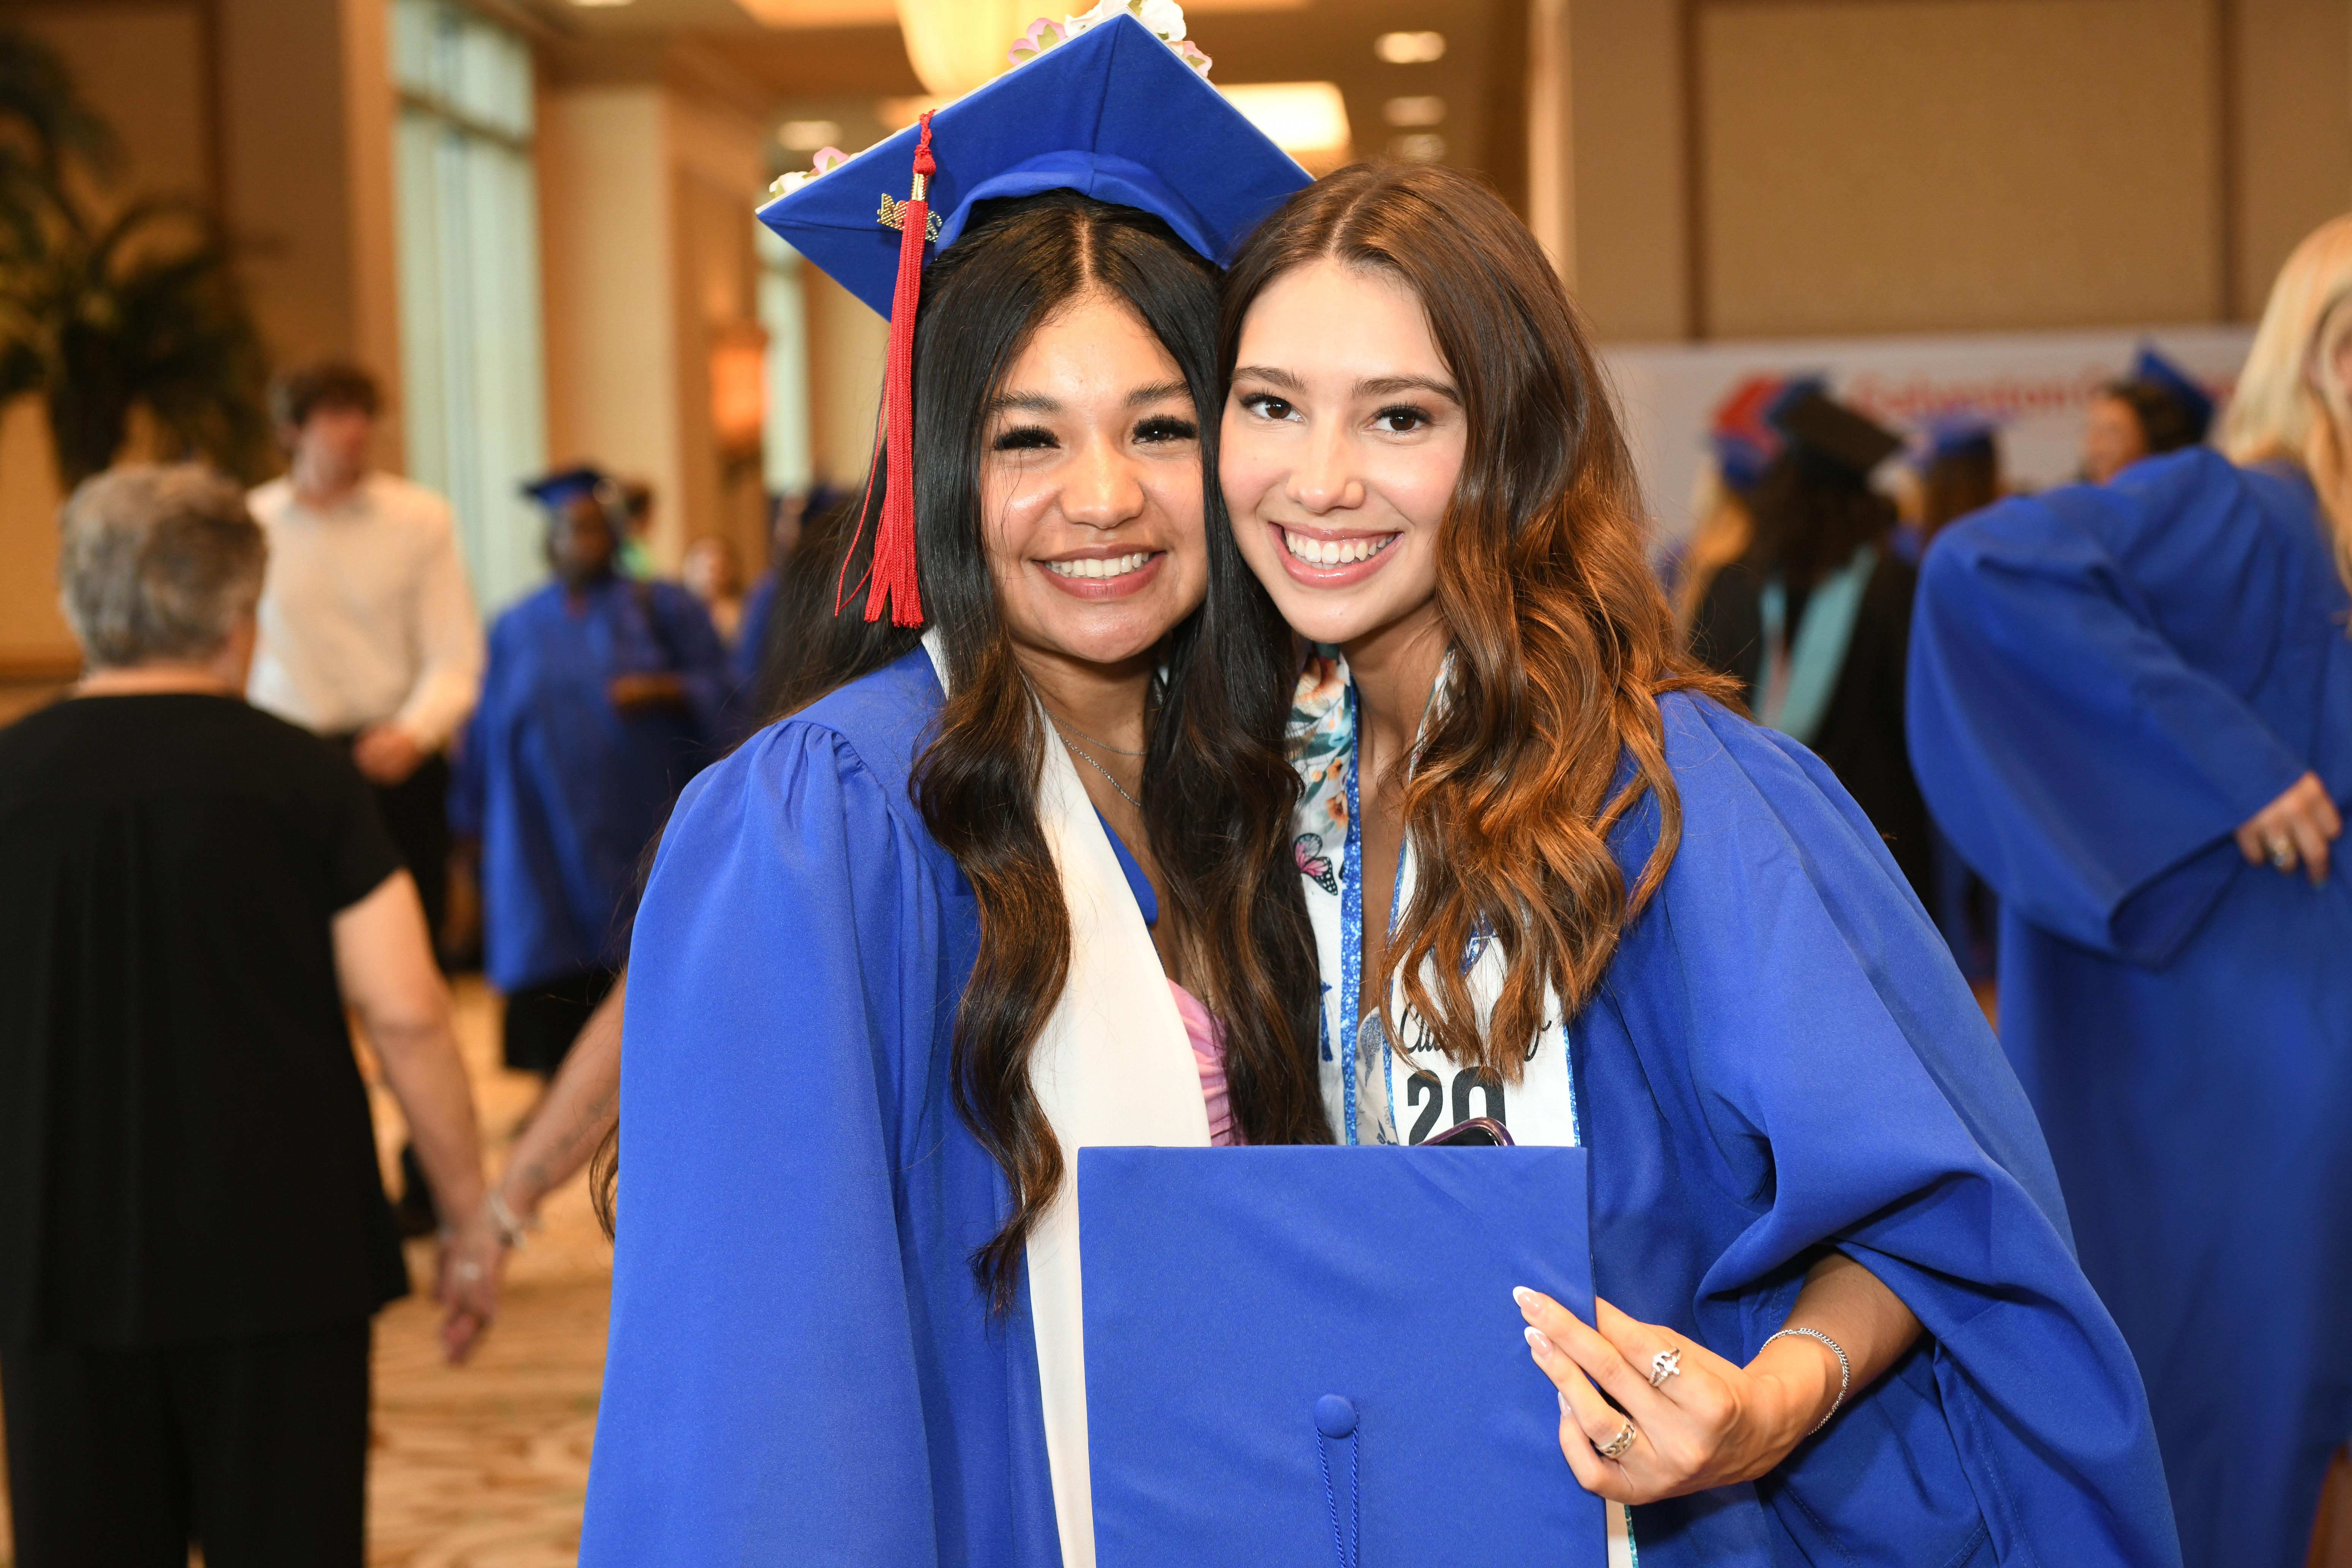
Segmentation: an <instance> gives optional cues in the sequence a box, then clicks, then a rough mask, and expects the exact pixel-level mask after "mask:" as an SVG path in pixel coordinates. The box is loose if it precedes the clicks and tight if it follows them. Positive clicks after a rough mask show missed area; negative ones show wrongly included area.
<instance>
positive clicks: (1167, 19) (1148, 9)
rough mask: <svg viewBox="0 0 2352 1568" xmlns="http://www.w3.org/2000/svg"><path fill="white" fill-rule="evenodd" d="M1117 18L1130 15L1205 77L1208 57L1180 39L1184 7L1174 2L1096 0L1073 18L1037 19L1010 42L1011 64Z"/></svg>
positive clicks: (1030, 58) (1207, 70)
mask: <svg viewBox="0 0 2352 1568" xmlns="http://www.w3.org/2000/svg"><path fill="white" fill-rule="evenodd" d="M1119 16H1132V17H1134V18H1135V19H1136V20H1137V21H1139V22H1140V23H1142V24H1143V26H1145V28H1146V29H1148V30H1149V31H1150V34H1151V36H1152V37H1156V38H1158V39H1159V40H1160V42H1161V43H1163V44H1166V45H1167V46H1168V47H1170V48H1171V49H1173V50H1175V51H1176V54H1177V57H1178V58H1181V60H1183V62H1184V63H1185V64H1186V65H1188V66H1191V67H1192V68H1193V69H1194V70H1196V71H1199V72H1200V73H1201V74H1202V76H1204V77H1205V76H1207V75H1208V74H1209V57H1208V56H1206V55H1204V54H1202V52H1201V50H1200V48H1199V47H1198V46H1197V45H1194V44H1192V43H1188V42H1186V41H1185V37H1184V7H1183V6H1181V5H1178V4H1177V3H1176V0H1098V3H1097V5H1095V7H1094V8H1093V9H1092V10H1090V11H1085V12H1081V13H1080V14H1079V15H1077V16H1065V17H1063V18H1062V19H1061V21H1060V22H1058V23H1055V22H1052V21H1049V20H1047V19H1046V18H1045V17H1043V16H1040V17H1038V18H1037V19H1036V20H1035V21H1034V22H1032V23H1030V24H1029V30H1028V31H1027V32H1026V33H1024V34H1023V35H1022V36H1021V37H1018V38H1015V39H1014V40H1013V48H1012V51H1011V54H1010V56H1009V57H1008V58H1011V60H1012V61H1013V64H1014V65H1016V66H1017V65H1022V64H1024V63H1025V62H1027V61H1030V60H1034V59H1035V58H1037V57H1038V56H1039V55H1042V54H1044V53H1045V51H1046V50H1047V49H1050V48H1052V47H1054V46H1055V45H1056V44H1064V43H1067V42H1069V41H1070V40H1071V39H1072V38H1075V37H1077V36H1078V35H1079V34H1080V33H1083V32H1085V31H1086V30H1087V28H1089V27H1098V26H1102V25H1103V24H1104V23H1105V22H1108V21H1111V20H1114V19H1115V18H1117V17H1119Z"/></svg>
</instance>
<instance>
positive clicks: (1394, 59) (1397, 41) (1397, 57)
mask: <svg viewBox="0 0 2352 1568" xmlns="http://www.w3.org/2000/svg"><path fill="white" fill-rule="evenodd" d="M1372 53H1374V54H1376V55H1378V56H1380V57H1381V58H1382V59H1384V60H1386V61H1388V62H1389V64H1391V65H1392V66H1422V65H1427V64H1428V63H1429V62H1430V61H1432V60H1437V59H1444V58H1445V35H1444V34H1443V33H1382V34H1381V36H1380V37H1377V38H1374V39H1373V40H1372Z"/></svg>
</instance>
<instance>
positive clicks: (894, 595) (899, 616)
mask: <svg viewBox="0 0 2352 1568" xmlns="http://www.w3.org/2000/svg"><path fill="white" fill-rule="evenodd" d="M938 167H939V165H938V164H937V163H933V162H932V160H931V117H930V115H929V113H928V112H927V113H925V114H924V116H923V120H922V135H921V137H920V138H919V140H918V141H917V142H916V143H915V179H914V184H913V187H912V190H911V192H910V194H909V195H908V198H907V202H906V205H903V206H901V207H900V208H899V209H898V215H899V217H900V219H901V220H902V222H903V224H904V228H903V230H902V231H901V233H900V235H899V239H898V296H897V298H896V299H894V300H892V301H891V304H890V358H889V361H888V363H887V364H886V365H885V367H884V369H883V372H882V408H883V421H884V423H883V432H882V439H883V442H884V448H885V452H886V455H887V461H888V464H889V467H888V468H887V470H886V474H885V479H884V481H883V487H882V521H881V522H880V524H879V525H878V527H877V529H876V531H875V534H874V565H873V569H872V578H871V580H870V581H869V583H868V584H867V586H866V619H867V620H869V621H878V620H880V619H881V618H882V607H883V605H884V604H885V602H886V601H887V604H888V605H889V607H890V624H891V625H893V626H921V625H922V624H923V597H922V590H921V589H920V588H919V586H918V585H917V583H916V577H915V310H916V307H917V306H918V305H919V304H920V303H921V301H922V297H923V247H924V246H925V244H927V243H928V242H929V239H930V224H931V203H930V177H931V173H932V171H933V170H935V169H937V168H938Z"/></svg>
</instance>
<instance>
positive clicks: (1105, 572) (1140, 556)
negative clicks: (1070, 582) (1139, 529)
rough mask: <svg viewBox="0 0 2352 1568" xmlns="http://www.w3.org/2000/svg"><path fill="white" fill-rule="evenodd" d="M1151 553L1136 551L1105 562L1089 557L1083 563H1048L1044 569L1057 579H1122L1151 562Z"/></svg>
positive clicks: (1115, 556) (1113, 557)
mask: <svg viewBox="0 0 2352 1568" xmlns="http://www.w3.org/2000/svg"><path fill="white" fill-rule="evenodd" d="M1151 554H1152V552H1150V551H1148V550H1143V551H1138V552H1135V553H1134V554H1132V555H1114V556H1112V557H1111V558H1110V559H1109V560H1108V561H1105V560H1102V559H1100V558H1099V557H1090V558H1088V559H1087V560H1084V561H1048V562H1046V563H1045V569H1046V570H1047V571H1049V572H1051V573H1053V574H1055V576H1057V577H1086V578H1099V577H1124V576H1126V575H1127V574H1129V572H1139V571H1141V570H1142V569H1143V568H1144V566H1145V565H1146V564H1148V563H1150V560H1151Z"/></svg>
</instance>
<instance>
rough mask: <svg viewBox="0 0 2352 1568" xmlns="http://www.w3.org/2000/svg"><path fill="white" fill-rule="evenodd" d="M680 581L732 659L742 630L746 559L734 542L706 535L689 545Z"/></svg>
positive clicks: (680, 573)
mask: <svg viewBox="0 0 2352 1568" xmlns="http://www.w3.org/2000/svg"><path fill="white" fill-rule="evenodd" d="M678 580H679V581H680V582H682V583H684V584H686V591H687V592H688V593H689V594H691V595H694V596H695V598H696V599H697V600H698V601H699V602H700V603H701V605H702V610H703V613H704V614H705V615H707V616H709V617H710V627H711V630H713V631H715V632H717V633H718V634H719V643H720V645H721V646H722V647H725V648H726V649H727V650H728V652H729V653H730V656H731V655H732V654H733V652H734V649H735V643H736V638H737V637H738V636H739V634H740V633H741V631H742V629H743V558H742V557H741V556H740V555H739V554H737V553H736V552H735V546H734V544H733V542H730V541H729V540H725V539H721V538H720V537H719V535H717V534H715V533H706V534H704V535H703V536H702V537H701V538H700V539H698V540H696V541H695V542H693V543H691V544H689V545H688V546H687V547H686V560H685V563H683V565H682V567H681V568H680V570H679V573H678Z"/></svg>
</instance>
